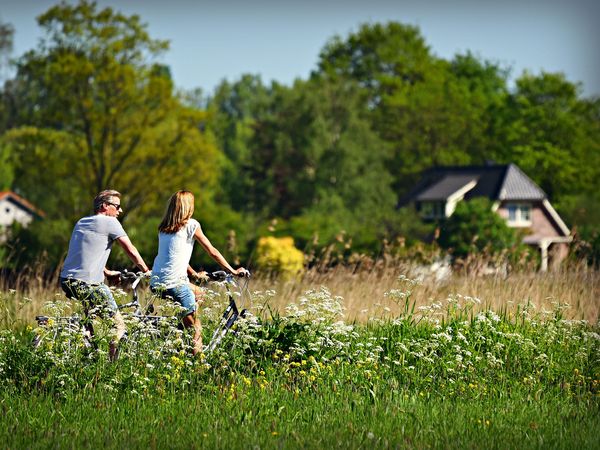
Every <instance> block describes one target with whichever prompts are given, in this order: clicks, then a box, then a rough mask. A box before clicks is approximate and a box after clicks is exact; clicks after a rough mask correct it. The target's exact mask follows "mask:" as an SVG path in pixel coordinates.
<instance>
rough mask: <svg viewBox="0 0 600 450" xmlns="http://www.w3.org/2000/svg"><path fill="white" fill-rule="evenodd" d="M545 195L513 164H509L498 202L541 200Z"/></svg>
mask: <svg viewBox="0 0 600 450" xmlns="http://www.w3.org/2000/svg"><path fill="white" fill-rule="evenodd" d="M545 198H546V193H545V192H544V191H542V190H541V189H540V187H539V186H538V185H537V184H535V183H534V182H533V181H532V180H531V179H530V178H529V177H528V176H527V175H525V174H524V173H523V171H521V169H519V168H518V167H517V166H515V165H514V164H509V165H508V168H507V171H506V175H505V177H504V183H503V184H502V187H501V188H500V192H499V193H498V200H543V199H545Z"/></svg>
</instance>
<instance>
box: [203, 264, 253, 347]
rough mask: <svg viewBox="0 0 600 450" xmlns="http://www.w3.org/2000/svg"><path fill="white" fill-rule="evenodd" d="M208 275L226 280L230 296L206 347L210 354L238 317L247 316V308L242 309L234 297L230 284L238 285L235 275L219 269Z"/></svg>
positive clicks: (217, 279) (215, 278)
mask: <svg viewBox="0 0 600 450" xmlns="http://www.w3.org/2000/svg"><path fill="white" fill-rule="evenodd" d="M208 277H209V278H210V279H211V280H212V281H224V282H225V287H226V289H227V296H228V297H229V304H228V305H227V307H226V308H225V311H224V312H223V315H222V316H221V320H220V321H219V324H218V325H217V328H215V331H214V332H213V334H212V337H211V339H210V342H209V343H208V344H207V345H206V347H205V348H204V354H205V355H210V354H211V353H212V352H213V351H214V350H215V349H216V348H217V347H218V346H219V344H220V343H221V341H222V340H223V338H224V337H225V335H226V334H227V333H228V332H229V331H230V330H231V329H232V327H233V325H234V324H235V322H236V321H237V320H238V318H240V317H245V316H246V313H247V310H246V309H242V310H241V311H240V310H239V308H238V306H237V304H236V302H235V299H234V298H233V293H232V291H231V287H230V286H231V285H233V286H237V284H236V283H235V281H234V277H233V275H231V274H228V273H226V272H224V271H222V270H219V271H217V272H212V273H209V274H208Z"/></svg>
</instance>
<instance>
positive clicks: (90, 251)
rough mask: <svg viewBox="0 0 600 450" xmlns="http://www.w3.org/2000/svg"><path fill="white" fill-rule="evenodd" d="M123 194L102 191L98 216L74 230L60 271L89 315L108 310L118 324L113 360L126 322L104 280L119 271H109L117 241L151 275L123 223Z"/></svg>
mask: <svg viewBox="0 0 600 450" xmlns="http://www.w3.org/2000/svg"><path fill="white" fill-rule="evenodd" d="M121 211H122V209H121V194H120V193H119V192H117V191H115V190H105V191H102V192H100V193H99V194H98V195H97V196H96V198H95V199H94V215H92V216H87V217H83V218H81V219H80V220H79V221H78V222H77V223H76V224H75V228H74V229H73V233H72V235H71V240H70V242H69V251H68V253H67V257H66V259H65V262H64V265H63V268H62V270H61V272H60V284H61V287H62V289H63V291H64V292H65V294H66V295H67V297H68V298H75V299H77V300H79V301H81V302H82V304H83V307H84V310H85V314H86V316H87V315H88V313H89V311H90V309H91V308H98V307H99V308H105V309H106V310H107V312H108V315H109V316H110V317H112V320H113V321H114V325H115V329H116V333H115V338H114V339H113V340H112V341H111V343H110V350H109V358H110V359H111V360H114V358H115V357H116V352H117V347H118V343H119V341H120V340H121V338H122V337H123V335H124V334H125V322H124V320H123V317H122V316H121V313H119V310H118V308H117V303H116V302H115V299H114V298H113V295H112V293H111V291H110V289H109V288H108V286H107V285H106V284H104V277H105V276H106V277H115V276H118V275H119V272H118V271H113V270H108V269H107V268H106V262H107V261H108V257H109V255H110V251H111V249H112V245H113V243H114V242H115V241H116V242H117V243H118V244H119V245H120V246H121V247H122V248H123V250H124V251H125V253H126V254H127V256H129V258H130V259H131V261H132V262H133V263H134V264H135V265H136V266H137V267H138V268H139V269H140V270H141V271H142V272H144V273H149V269H148V266H147V265H146V263H145V262H144V260H143V258H142V257H141V255H140V253H139V252H138V250H137V249H136V248H135V246H134V245H133V244H132V243H131V240H130V239H129V237H128V236H127V233H125V230H124V229H123V227H122V226H121V223H120V222H119V221H118V220H117V217H119V214H120V213H121Z"/></svg>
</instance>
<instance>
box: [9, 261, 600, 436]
mask: <svg viewBox="0 0 600 450" xmlns="http://www.w3.org/2000/svg"><path fill="white" fill-rule="evenodd" d="M409 269H410V268H407V267H393V268H391V267H389V268H384V269H383V270H373V271H362V272H357V271H352V270H349V269H347V268H346V269H343V268H339V269H335V270H331V271H328V272H325V273H323V272H319V273H316V272H314V273H308V274H305V275H304V276H303V277H302V278H299V279H295V280H287V281H284V280H273V279H269V278H266V277H264V278H261V277H257V278H256V279H255V280H252V282H251V285H250V286H251V289H252V296H251V297H252V309H251V311H252V313H253V315H252V316H250V317H248V318H247V319H246V320H244V321H241V322H240V323H239V326H238V328H237V334H236V335H228V337H227V338H226V339H225V340H224V341H223V343H222V345H221V346H220V347H219V348H218V350H217V351H215V352H214V353H213V354H211V355H208V356H206V357H204V358H197V359H193V358H191V357H190V356H189V336H187V335H186V334H185V333H183V332H181V331H179V330H178V329H177V328H176V326H175V325H176V324H175V322H172V324H171V329H170V333H171V334H170V335H169V336H170V337H169V338H168V339H166V340H165V339H155V338H154V337H153V336H152V335H150V334H148V335H147V336H146V335H142V337H140V339H142V340H143V341H142V342H140V343H139V344H141V345H138V346H137V347H136V350H135V352H131V353H127V352H125V351H124V353H123V355H122V356H121V358H119V360H118V361H117V362H115V363H109V362H108V358H107V347H108V339H109V335H110V333H109V331H108V326H107V324H105V323H102V321H100V322H99V323H98V324H97V329H98V330H100V331H99V332H98V336H97V341H98V345H99V346H98V349H97V350H94V351H89V350H88V349H85V348H84V347H83V346H81V345H77V343H76V345H74V346H73V345H70V346H64V345H62V344H63V343H64V342H65V341H69V342H71V343H72V342H74V339H75V337H74V336H67V335H65V336H61V337H60V338H58V339H57V342H54V343H52V344H47V345H45V346H43V347H42V348H40V349H37V350H33V349H32V346H31V339H32V337H33V336H35V335H36V333H39V332H40V330H37V329H36V328H35V322H34V321H33V316H34V315H35V314H37V313H39V312H40V311H46V312H50V311H54V312H58V311H72V310H73V309H75V310H76V309H77V306H76V305H72V304H69V303H68V302H65V301H63V299H62V296H60V295H56V291H55V290H53V289H48V288H44V286H43V284H45V283H39V284H36V283H29V285H28V287H27V288H25V287H24V286H25V285H23V287H22V288H19V289H16V290H9V289H4V290H2V292H1V293H0V301H1V303H2V309H1V311H2V313H1V314H2V316H1V317H0V320H1V322H0V323H1V331H0V384H1V386H2V388H1V390H0V411H1V413H2V414H1V418H0V424H1V426H0V442H3V443H4V447H6V448H48V447H51V448H64V447H66V448H70V447H72V448H80V447H97V446H103V447H107V448H122V447H131V448H165V447H166V448H322V447H324V446H330V447H335V448H367V447H368V448H390V447H394V448H398V447H400V448H465V447H470V448H547V447H551V448H600V440H599V439H598V430H600V414H599V413H600V327H599V324H598V307H599V305H598V299H599V298H600V295H599V286H600V284H599V279H600V277H599V274H598V272H597V271H594V270H591V269H588V268H585V267H583V266H578V267H572V268H570V269H569V270H564V271H561V272H555V273H548V274H540V273H536V274H531V273H514V274H509V275H505V276H502V277H501V276H489V277H470V276H466V275H465V276H460V275H455V276H452V277H450V278H448V279H446V280H443V281H442V280H435V279H434V278H429V279H428V278H425V279H423V280H420V281H418V280H416V279H414V278H413V277H412V275H413V274H411V270H409ZM123 295H124V294H123ZM147 300H148V299H146V301H147ZM120 301H124V297H123V298H121V300H120ZM225 301H226V300H225V296H224V294H223V289H222V288H221V287H220V286H217V285H211V287H210V290H209V291H208V292H207V300H206V302H205V305H204V309H203V325H204V338H205V341H206V340H207V339H208V338H209V337H210V334H211V332H212V329H213V328H214V326H215V323H216V321H217V320H218V317H219V314H220V312H221V311H222V309H223V306H224V304H225ZM164 308H165V309H168V308H169V306H168V305H165V306H164ZM165 313H167V311H166V310H165ZM128 325H129V327H130V328H132V327H135V326H136V323H133V322H130V323H129V324H128ZM103 326H104V328H103ZM103 329H104V330H106V332H105V333H103V332H102V330H103ZM75 342H76V339H75Z"/></svg>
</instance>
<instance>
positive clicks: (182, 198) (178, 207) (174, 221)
mask: <svg viewBox="0 0 600 450" xmlns="http://www.w3.org/2000/svg"><path fill="white" fill-rule="evenodd" d="M192 214H194V194H192V193H191V192H190V191H177V192H175V193H174V194H173V195H172V196H171V198H170V199H169V204H168V205H167V210H166V211H165V215H164V217H163V219H162V222H161V223H160V225H159V226H158V231H160V232H161V233H167V234H173V233H177V232H178V231H179V230H180V229H181V228H182V227H183V226H185V224H186V223H187V221H188V220H189V219H190V217H192Z"/></svg>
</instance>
